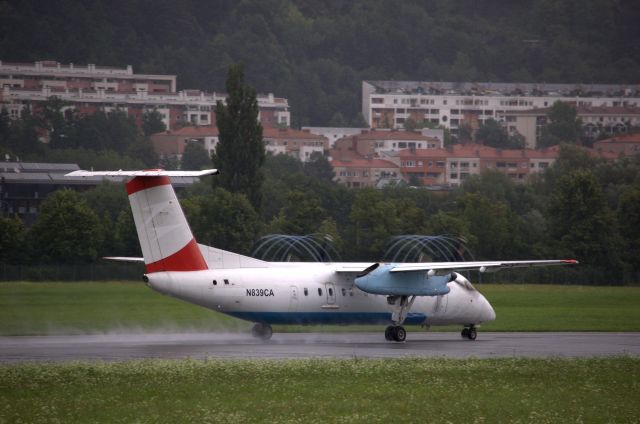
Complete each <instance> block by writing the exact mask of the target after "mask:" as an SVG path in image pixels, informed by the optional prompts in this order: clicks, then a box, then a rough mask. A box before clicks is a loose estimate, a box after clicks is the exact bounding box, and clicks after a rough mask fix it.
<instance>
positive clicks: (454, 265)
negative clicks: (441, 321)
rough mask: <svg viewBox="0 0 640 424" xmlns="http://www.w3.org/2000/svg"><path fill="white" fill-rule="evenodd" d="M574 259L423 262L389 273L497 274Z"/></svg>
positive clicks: (395, 266) (572, 261)
mask: <svg viewBox="0 0 640 424" xmlns="http://www.w3.org/2000/svg"><path fill="white" fill-rule="evenodd" d="M576 264H578V261H576V260H575V259H553V260H535V261H479V262H433V263H429V262H425V263H411V264H409V263H407V264H397V265H394V266H393V267H392V268H391V269H389V272H411V271H427V272H429V271H433V272H434V273H436V274H441V273H446V272H450V271H474V270H475V271H480V272H497V271H500V270H501V269H508V268H530V267H534V266H554V265H576Z"/></svg>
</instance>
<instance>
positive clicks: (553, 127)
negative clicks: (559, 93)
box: [538, 101, 582, 147]
mask: <svg viewBox="0 0 640 424" xmlns="http://www.w3.org/2000/svg"><path fill="white" fill-rule="evenodd" d="M547 118H548V120H549V122H548V123H547V125H545V126H544V127H542V134H541V136H540V140H539V142H538V146H539V147H549V146H555V145H557V144H560V143H577V142H578V140H580V137H581V136H582V120H581V119H580V118H578V112H577V110H576V108H575V107H574V106H572V105H570V104H569V103H566V102H561V101H557V102H555V103H554V104H553V106H551V110H550V111H549V113H548V114H547Z"/></svg>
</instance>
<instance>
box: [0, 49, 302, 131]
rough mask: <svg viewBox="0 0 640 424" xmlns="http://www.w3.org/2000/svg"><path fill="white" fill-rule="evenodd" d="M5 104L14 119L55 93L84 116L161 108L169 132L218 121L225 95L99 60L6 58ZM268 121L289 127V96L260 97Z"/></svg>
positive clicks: (1, 80) (2, 68) (1, 98)
mask: <svg viewBox="0 0 640 424" xmlns="http://www.w3.org/2000/svg"><path fill="white" fill-rule="evenodd" d="M0 87H1V90H0V107H3V108H6V109H7V111H8V112H9V114H10V115H11V117H12V118H18V117H19V116H20V114H21V113H22V110H24V109H29V110H31V111H33V110H34V109H37V108H38V107H39V105H41V104H42V103H44V102H45V101H46V100H48V99H49V98H50V97H52V96H55V97H57V98H59V99H61V100H63V101H66V102H69V104H70V106H69V107H71V108H74V109H76V110H77V111H78V112H79V113H81V114H91V113H95V112H96V111H97V110H102V111H105V112H109V111H112V110H116V109H118V110H121V111H124V112H126V113H127V114H129V115H130V116H133V117H134V118H135V119H136V122H138V124H140V123H141V119H142V115H143V114H144V112H146V111H151V110H154V109H155V110H157V111H158V112H159V113H160V114H161V115H162V117H163V121H164V123H165V125H166V127H167V129H168V130H172V129H174V128H177V127H180V126H183V125H185V124H190V125H204V126H208V125H214V124H215V106H216V102H217V101H219V100H220V101H222V102H224V101H225V98H226V94H224V93H215V92H214V93H207V92H203V91H200V90H181V91H177V90H176V76H175V75H147V74H134V73H133V69H132V67H131V66H127V67H126V68H113V67H104V66H96V65H93V64H89V65H85V66H78V65H74V64H72V63H71V64H67V65H64V64H60V63H58V62H55V61H44V62H35V63H33V64H24V63H7V62H2V61H0ZM257 101H258V108H259V116H258V119H259V120H260V122H262V123H263V124H270V125H274V126H275V125H280V126H289V125H290V123H291V113H290V111H289V102H288V100H287V99H284V98H279V97H275V96H274V95H273V94H271V93H269V94H264V95H258V96H257Z"/></svg>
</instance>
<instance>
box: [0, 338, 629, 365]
mask: <svg viewBox="0 0 640 424" xmlns="http://www.w3.org/2000/svg"><path fill="white" fill-rule="evenodd" d="M614 355H632V356H640V333H482V332H480V333H479V334H478V339H477V340H476V341H468V340H463V339H461V337H460V335H459V333H423V332H417V333H416V332H410V333H409V334H408V335H407V341H406V342H404V343H393V342H387V341H385V340H384V335H383V334H382V332H376V333H290V334H277V333H276V334H274V336H273V338H272V339H271V340H269V341H268V342H261V341H258V340H255V339H253V338H252V337H251V336H250V335H249V334H242V333H237V334H234V333H230V334H219V333H174V334H149V333H144V334H105V335H77V336H20V337H0V362H25V361H37V362H59V361H76V360H107V361H124V360H130V359H143V358H164V359H178V358H207V357H209V358H281V359H284V358H354V357H358V358H404V357H446V358H467V357H476V358H501V357H533V358H540V357H593V356H614Z"/></svg>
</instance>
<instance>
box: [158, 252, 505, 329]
mask: <svg viewBox="0 0 640 424" xmlns="http://www.w3.org/2000/svg"><path fill="white" fill-rule="evenodd" d="M342 265H344V264H338V263H317V264H316V263H270V264H269V266H268V267H261V268H228V269H216V270H203V271H189V272H179V271H172V272H155V273H150V274H147V278H148V285H149V286H150V287H151V288H153V289H154V290H157V291H158V292H161V293H164V294H167V295H170V296H173V297H176V298H179V299H182V300H185V301H187V302H191V303H194V304H197V305H201V306H204V307H206V308H209V309H212V310H215V311H219V312H222V313H224V314H228V315H231V316H234V317H237V318H241V319H244V320H247V321H252V322H261V323H266V324H390V323H391V322H392V318H391V316H392V311H393V306H392V305H389V304H388V302H387V297H386V296H383V295H373V294H368V293H365V292H363V291H362V290H360V289H358V288H357V287H356V286H355V284H354V278H355V277H356V276H355V274H353V273H340V272H337V271H336V270H338V269H340V268H341V267H342ZM448 286H449V288H450V292H449V293H448V294H446V295H441V296H421V297H418V298H417V299H416V300H415V302H414V304H413V307H412V308H411V310H410V312H409V314H408V316H407V319H406V321H405V323H406V324H424V325H447V324H462V325H472V324H480V323H482V322H486V321H492V320H493V319H495V312H494V311H493V308H492V307H491V305H490V304H489V302H488V301H487V300H486V299H485V298H484V296H482V294H480V293H479V292H478V291H477V290H476V289H475V288H474V287H473V286H472V285H471V284H470V283H469V282H468V281H467V279H466V278H464V277H463V276H461V275H459V274H458V275H457V278H456V280H455V281H452V282H450V283H449V284H448Z"/></svg>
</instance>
